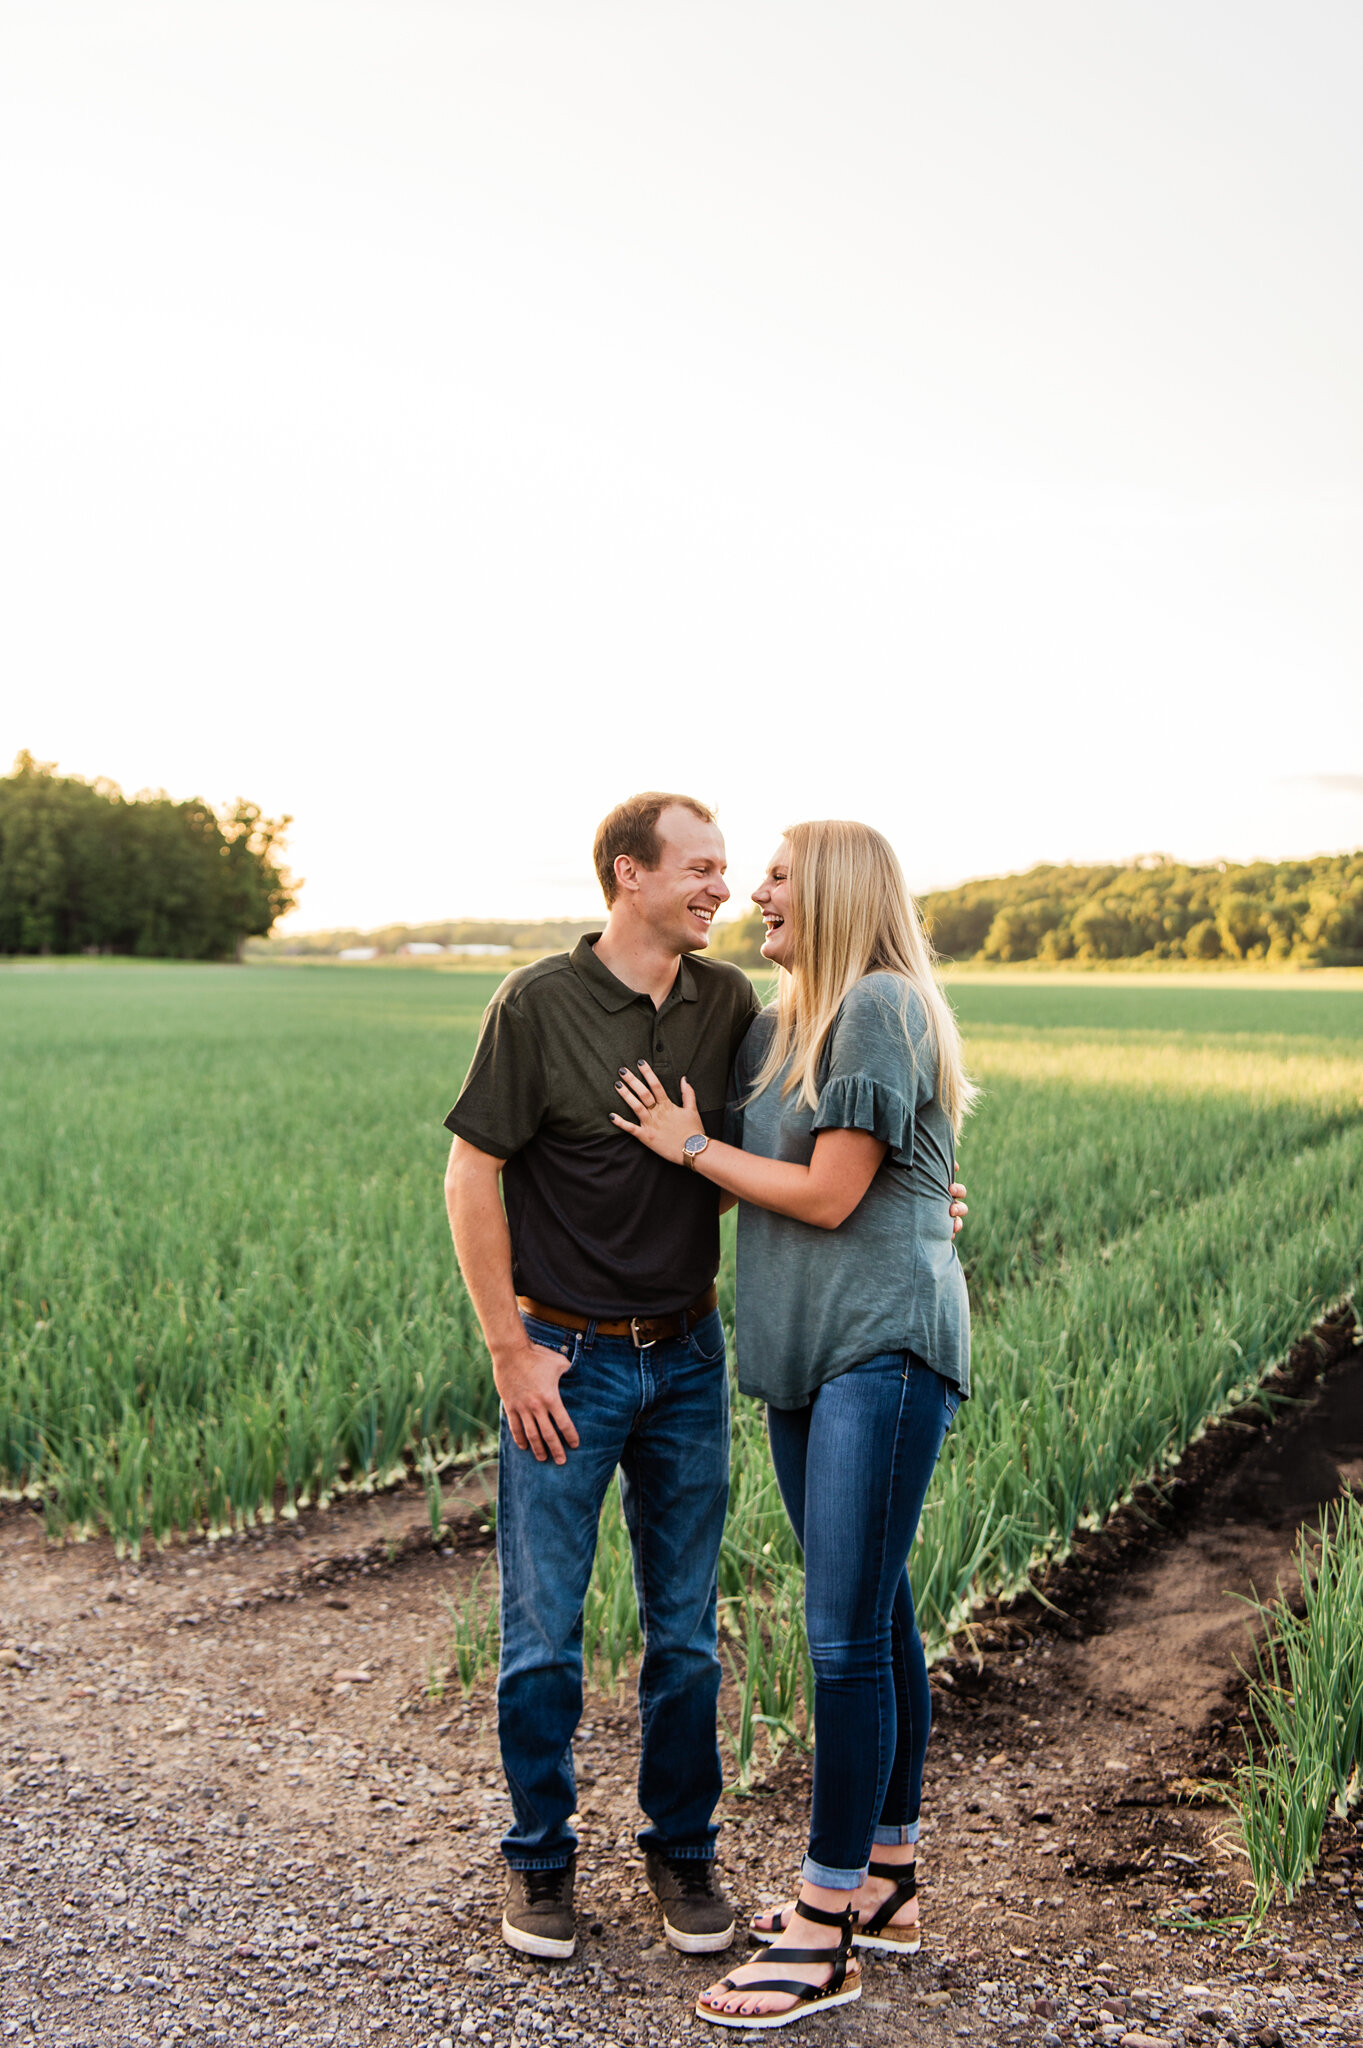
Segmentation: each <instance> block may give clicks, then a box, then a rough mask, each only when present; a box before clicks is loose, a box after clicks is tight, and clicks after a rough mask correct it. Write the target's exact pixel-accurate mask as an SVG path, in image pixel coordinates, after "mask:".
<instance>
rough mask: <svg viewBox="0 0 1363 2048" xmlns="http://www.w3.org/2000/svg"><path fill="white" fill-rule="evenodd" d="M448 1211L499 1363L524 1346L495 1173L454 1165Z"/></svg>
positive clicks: (481, 1319) (477, 1307) (470, 1288)
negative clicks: (509, 1351) (513, 1349)
mask: <svg viewBox="0 0 1363 2048" xmlns="http://www.w3.org/2000/svg"><path fill="white" fill-rule="evenodd" d="M490 1163H491V1164H493V1165H494V1166H495V1162H490ZM445 1207H446V1209H447V1211H448V1213H449V1219H450V1234H451V1236H452V1237H453V1239H454V1250H455V1256H456V1258H457V1259H458V1261H459V1270H460V1272H461V1273H462V1274H463V1276H464V1285H465V1287H467V1289H468V1292H469V1299H470V1301H472V1303H473V1308H474V1313H475V1314H476V1316H477V1318H478V1321H479V1323H480V1324H481V1325H482V1330H483V1336H484V1338H485V1339H486V1342H487V1348H488V1350H489V1351H490V1352H491V1353H492V1356H493V1357H494V1359H495V1358H496V1357H497V1356H498V1355H499V1353H501V1352H504V1351H505V1350H506V1349H507V1348H508V1347H509V1346H512V1345H516V1344H524V1342H525V1325H524V1324H523V1323H522V1321H521V1318H520V1311H519V1310H518V1309H517V1307H516V1294H515V1289H514V1287H513V1286H512V1281H511V1233H510V1231H509V1230H508V1228H507V1222H506V1211H505V1210H504V1209H503V1207H502V1201H501V1194H500V1192H499V1189H498V1182H497V1174H496V1172H495V1171H493V1172H492V1173H490V1174H489V1172H488V1171H487V1169H486V1168H485V1167H483V1166H477V1167H473V1166H470V1165H468V1164H463V1165H459V1164H456V1163H454V1162H452V1163H451V1168H450V1171H449V1173H447V1174H446V1176H445Z"/></svg>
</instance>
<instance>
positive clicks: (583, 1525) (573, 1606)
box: [497, 1313, 729, 1870]
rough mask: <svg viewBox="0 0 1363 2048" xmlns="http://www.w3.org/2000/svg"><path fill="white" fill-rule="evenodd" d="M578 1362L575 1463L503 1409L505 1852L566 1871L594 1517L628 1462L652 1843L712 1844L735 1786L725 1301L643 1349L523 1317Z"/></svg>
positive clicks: (500, 1693) (526, 1865)
mask: <svg viewBox="0 0 1363 2048" xmlns="http://www.w3.org/2000/svg"><path fill="white" fill-rule="evenodd" d="M526 1329H527V1330H528V1332H529V1334H530V1336H531V1337H532V1338H533V1340H534V1341H535V1343H537V1344H543V1345H545V1346H546V1347H547V1348H548V1349H550V1350H553V1351H562V1352H566V1353H567V1354H568V1356H569V1357H570V1359H571V1364H570V1366H569V1368H568V1371H567V1372H566V1373H565V1374H564V1376H563V1378H562V1379H561V1380H560V1381H559V1392H560V1394H561V1396H562V1398H563V1405H564V1407H565V1408H566V1409H567V1410H568V1413H569V1415H571V1417H572V1419H573V1424H574V1427H575V1428H576V1430H577V1433H578V1437H579V1439H580V1441H579V1444H578V1448H577V1449H576V1450H575V1451H569V1452H568V1461H567V1463H566V1464H564V1465H555V1464H553V1463H552V1462H551V1461H549V1460H546V1461H545V1463H544V1464H542V1465H541V1464H540V1463H539V1462H538V1460H537V1459H536V1458H535V1457H534V1456H533V1455H532V1453H531V1452H529V1451H521V1450H517V1448H516V1446H515V1444H514V1443H513V1441H512V1438H511V1432H510V1430H509V1429H508V1428H507V1426H506V1418H505V1416H503V1418H502V1433H501V1463H500V1465H499V1468H498V1474H497V1561H498V1564H499V1566H500V1568H501V1574H502V1654H501V1665H500V1669H499V1672H498V1677H497V1714H498V1732H499V1735H500V1738H501V1748H502V1764H503V1767H504V1769H505V1771H506V1777H507V1784H508V1786H509V1788H510V1792H511V1805H512V1810H513V1813H514V1815H515V1818H514V1821H513V1823H512V1826H511V1828H510V1830H509V1832H508V1833H507V1835H506V1836H505V1837H504V1839H503V1841H502V1853H503V1855H504V1856H505V1857H506V1859H507V1862H508V1863H510V1864H511V1865H512V1867H513V1869H516V1870H557V1869H560V1868H561V1867H562V1866H563V1865H564V1864H566V1863H567V1861H568V1859H569V1858H570V1857H571V1855H572V1854H573V1851H574V1850H575V1848H576V1847H577V1836H576V1835H575V1834H574V1832H573V1829H572V1826H571V1825H570V1819H569V1817H570V1815H571V1814H572V1813H573V1812H574V1811H575V1809H576V1806H577V1791H576V1785H575V1781H574V1776H573V1752H572V1740H573V1734H574V1731H575V1729H576V1728H577V1724H578V1721H579V1720H580V1718H581V1715H582V1603H583V1601H584V1600H585V1599H586V1596H587V1584H588V1581H589V1580H590V1578H591V1574H592V1560H593V1558H594V1557H595V1555H596V1524H597V1517H598V1516H599V1515H600V1512H601V1504H602V1502H603V1501H604V1500H605V1497H606V1489H607V1487H608V1486H609V1485H610V1483H611V1479H612V1477H613V1476H614V1474H615V1471H616V1468H617V1467H618V1468H619V1472H620V1498H621V1501H622V1503H623V1506H624V1511H625V1522H626V1525H627V1527H628V1529H629V1538H630V1543H631V1545H632V1547H633V1551H634V1589H635V1595H636V1597H637V1599H638V1603H639V1618H640V1621H641V1623H642V1625H643V1632H644V1658H643V1664H642V1666H641V1668H640V1672H639V1720H640V1729H641V1756H640V1762H639V1804H640V1805H641V1806H642V1808H643V1810H644V1812H645V1813H646V1814H647V1815H648V1817H649V1819H650V1820H651V1822H652V1823H653V1825H652V1826H651V1827H649V1828H645V1829H644V1830H643V1831H642V1833H641V1834H640V1836H639V1843H640V1846H641V1847H642V1848H644V1849H659V1850H662V1851H664V1852H665V1853H666V1854H667V1855H668V1856H673V1857H695V1858H697V1859H706V1858H709V1857H711V1856H713V1855H714V1852H715V1836H716V1834H717V1832H718V1830H717V1829H716V1827H715V1824H714V1820H713V1815H714V1810H715V1807H716V1806H717V1805H718V1803H719V1795H720V1792H721V1790H722V1788H723V1777H722V1774H721V1770H720V1761H719V1744H718V1742H717V1740H716V1735H715V1710H716V1706H717V1703H718V1699H719V1678H720V1666H719V1656H718V1653H717V1650H716V1645H715V1614H716V1584H715V1581H716V1573H717V1568H718V1560H719V1542H720V1537H721V1536H722V1535H723V1533H724V1512H725V1509H726V1507H727V1505H728V1500H729V1382H728V1376H727V1374H726V1371H725V1364H724V1326H723V1324H722V1323H721V1322H720V1319H719V1316H718V1314H717V1313H714V1314H711V1315H708V1316H706V1317H705V1318H704V1320H703V1321H701V1322H699V1323H697V1324H696V1326H695V1328H694V1329H693V1330H692V1331H691V1333H690V1335H689V1336H686V1337H675V1338H671V1339H669V1340H668V1341H666V1342H664V1343H659V1344H650V1345H648V1346H647V1347H646V1348H645V1349H644V1350H642V1351H639V1350H636V1349H635V1346H634V1343H633V1340H632V1339H631V1338H629V1337H601V1336H598V1335H597V1334H596V1332H595V1328H594V1326H593V1327H591V1328H589V1329H588V1330H586V1331H585V1332H582V1333H578V1332H577V1331H574V1330H565V1329H560V1328H559V1327H558V1326H557V1325H555V1324H551V1323H540V1322H534V1321H531V1320H530V1318H528V1317H527V1318H526Z"/></svg>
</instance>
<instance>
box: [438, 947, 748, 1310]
mask: <svg viewBox="0 0 1363 2048" xmlns="http://www.w3.org/2000/svg"><path fill="white" fill-rule="evenodd" d="M600 936H601V934H600V933H599V932H594V933H592V934H590V935H589V936H588V937H587V938H584V939H579V941H578V943H577V945H576V946H575V947H574V948H573V950H572V952H571V953H556V954H554V955H552V956H551V957H550V958H549V959H547V960H537V961H536V962H535V963H534V965H533V966H530V967H521V968H517V970H516V971H515V973H513V974H509V975H508V976H507V978H506V980H505V981H504V982H503V983H502V985H501V987H500V988H499V989H498V990H497V993H496V994H495V995H494V996H493V998H492V1001H491V1003H490V1004H489V1005H488V1008H487V1013H486V1015H485V1016H484V1018H483V1025H482V1030H481V1031H480V1033H479V1036H478V1045H477V1048H476V1050H475V1052H474V1055H473V1063H472V1065H471V1066H470V1068H469V1071H468V1075H467V1077H466V1079H465V1081H464V1086H463V1088H462V1090H461V1091H460V1095H459V1100H458V1101H457V1102H456V1103H455V1105H454V1108H453V1109H452V1110H451V1111H450V1113H449V1115H448V1116H447V1117H446V1118H445V1124H446V1127H447V1128H448V1129H449V1130H451V1131H453V1132H454V1134H455V1136H456V1137H460V1138H463V1139H465V1140H466V1141H467V1142H468V1143H469V1144H470V1145H475V1146H476V1147H477V1148H478V1150H479V1151H480V1152H487V1153H490V1154H491V1155H492V1156H493V1158H496V1159H504V1160H505V1161H506V1166H505V1169H504V1171H503V1174H502V1192H503V1197H504V1199H505V1202H506V1215H507V1222H508V1224H509V1226H510V1230H511V1261H512V1277H513V1279H514V1282H515V1287H516V1292H517V1293H518V1294H526V1295H530V1296H531V1297H532V1298H533V1299H534V1300H536V1301H541V1302H544V1303H546V1304H547V1305H549V1306H551V1307H554V1308H567V1309H573V1310H575V1311H576V1312H577V1313H578V1314H579V1315H585V1316H600V1317H603V1318H610V1319H612V1320H614V1319H616V1318H618V1317H621V1316H632V1315H668V1314H671V1313H672V1312H673V1311H674V1310H676V1309H680V1308H685V1307H686V1306H687V1304H688V1303H690V1302H692V1301H695V1300H696V1298H697V1297H698V1296H699V1295H701V1294H703V1293H704V1292H705V1290H706V1288H707V1287H708V1286H709V1285H710V1283H711V1281H712V1280H713V1279H714V1277H715V1274H716V1273H717V1271H718V1270H719V1191H718V1189H717V1188H715V1187H713V1186H712V1185H711V1183H710V1182H709V1181H707V1180H705V1179H703V1178H702V1177H701V1176H700V1175H699V1174H695V1173H691V1172H690V1171H689V1170H688V1169H687V1168H685V1167H681V1166H671V1165H669V1164H668V1163H667V1162H666V1161H665V1160H662V1159H659V1158H658V1157H657V1156H656V1154H654V1153H652V1152H650V1151H649V1150H648V1149H647V1148H646V1147H645V1146H643V1145H641V1144H640V1143H639V1141H638V1139H637V1138H631V1137H630V1136H629V1135H628V1133H627V1132H625V1131H620V1130H617V1129H616V1127H615V1125H614V1124H613V1123H612V1122H611V1121H610V1119H611V1114H612V1112H613V1111H615V1110H618V1109H619V1108H620V1099H619V1097H618V1096H617V1094H616V1092H615V1090H616V1084H617V1081H618V1078H619V1076H618V1069H619V1068H620V1067H632V1066H637V1065H638V1062H639V1061H640V1060H641V1059H646V1060H647V1061H648V1062H649V1064H650V1066H651V1067H652V1068H653V1069H654V1072H655V1073H656V1074H657V1075H658V1078H659V1079H660V1080H661V1081H662V1082H663V1084H664V1085H665V1087H666V1088H667V1092H668V1094H669V1095H670V1096H671V1097H672V1098H673V1100H674V1101H679V1100H680V1099H681V1077H682V1075H683V1074H684V1075H685V1076H686V1078H687V1080H688V1081H689V1082H690V1083H691V1086H692V1087H693V1088H694V1089H695V1091H696V1103H697V1107H698V1108H699V1110H700V1114H701V1119H702V1121H703V1123H704V1125H705V1128H706V1130H707V1131H709V1132H711V1133H712V1134H713V1135H714V1136H715V1137H719V1136H720V1134H721V1132H722V1130H723V1126H724V1103H725V1096H726V1093H727V1088H728V1080H729V1072H730V1068H731V1066H732V1064H733V1059H734V1055H735V1053H736V1052H737V1051H738V1048H739V1046H740V1045H741V1044H742V1042H743V1039H744V1037H745V1036H746V1034H747V1031H748V1027H749V1025H750V1024H751V1023H752V1021H753V1019H754V1017H756V1016H757V1015H758V1013H759V1011H760V1009H761V1004H760V1003H759V1002H758V999H757V995H756V993H755V991H754V989H753V986H752V983H751V982H750V981H749V980H748V977H747V975H746V974H744V973H743V971H742V969H741V968H738V967H733V966H730V965H729V964H728V963H727V962H726V961H722V960H707V959H706V958H705V956H704V955H703V954H690V955H688V956H687V957H685V958H684V959H683V960H682V961H681V962H680V964H679V965H678V968H677V978H676V980H675V981H674V982H673V984H672V987H671V989H670V991H669V992H668V995H667V997H666V998H665V1000H664V1001H663V1003H662V1005H661V1007H660V1008H657V1009H655V1008H654V1005H653V1001H652V998H651V997H649V996H646V995H640V994H638V993H637V992H636V991H635V990H634V989H632V988H626V986H625V984H624V983H623V982H622V981H617V980H616V978H615V976H614V975H613V974H612V973H611V972H610V970H609V968H607V967H604V966H603V965H602V963H601V962H600V961H599V960H598V959H597V957H596V954H595V952H594V951H593V950H592V948H593V944H594V941H595V940H596V939H598V938H599V937H600Z"/></svg>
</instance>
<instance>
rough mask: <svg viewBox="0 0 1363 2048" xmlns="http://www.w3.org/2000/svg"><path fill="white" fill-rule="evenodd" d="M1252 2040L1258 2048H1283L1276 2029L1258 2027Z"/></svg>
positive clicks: (1281, 2039)
mask: <svg viewBox="0 0 1363 2048" xmlns="http://www.w3.org/2000/svg"><path fill="white" fill-rule="evenodd" d="M1254 2038H1255V2040H1256V2041H1257V2042H1258V2044H1259V2048H1283V2037H1282V2035H1281V2034H1280V2033H1279V2032H1278V2029H1277V2028H1276V2027H1260V2029H1259V2031H1258V2033H1257V2034H1256V2035H1255V2036H1254Z"/></svg>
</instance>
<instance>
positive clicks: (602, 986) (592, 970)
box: [568, 932, 699, 1010]
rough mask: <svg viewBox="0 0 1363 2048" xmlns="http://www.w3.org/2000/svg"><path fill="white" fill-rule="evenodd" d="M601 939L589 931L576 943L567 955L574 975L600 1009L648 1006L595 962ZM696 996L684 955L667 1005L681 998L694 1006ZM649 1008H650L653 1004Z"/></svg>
mask: <svg viewBox="0 0 1363 2048" xmlns="http://www.w3.org/2000/svg"><path fill="white" fill-rule="evenodd" d="M600 937H601V934H600V932H588V933H587V934H586V936H585V937H584V938H580V939H579V940H578V942H577V944H576V945H575V946H574V947H573V950H572V952H571V953H570V954H569V955H568V959H569V963H570V964H571V966H572V969H573V972H574V973H575V974H576V975H577V976H578V978H579V979H580V980H582V981H584V982H585V983H586V984H587V987H588V988H589V989H590V990H591V992H592V994H593V995H594V996H595V997H596V1000H597V1001H598V1003H600V1005H601V1007H602V1009H603V1010H624V1009H628V1007H629V1005H630V1004H631V1003H640V1002H643V1003H647V1002H648V997H647V996H646V995H642V994H641V993H640V991H639V990H638V989H634V988H626V987H625V984H624V982H623V981H617V980H616V978H615V976H614V975H613V974H612V973H611V971H610V969H609V967H606V966H604V965H603V964H602V962H601V961H600V960H598V959H597V957H596V954H595V953H594V952H593V951H592V948H593V946H594V945H595V944H596V942H597V940H598V939H599V938H600ZM698 993H699V992H698V990H697V988H696V977H695V974H694V973H693V972H692V969H691V963H690V962H689V961H688V960H687V959H686V957H685V955H683V956H682V960H681V964H680V965H679V967H678V968H677V979H676V980H675V981H674V982H673V984H672V987H671V989H670V990H669V992H668V1001H669V1002H670V1001H671V999H672V997H673V996H680V997H681V999H682V1001H683V1002H684V1003H694V1002H695V1001H696V999H697V995H698ZM649 1007H650V1008H652V1005H651V1004H650V1005H649Z"/></svg>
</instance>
